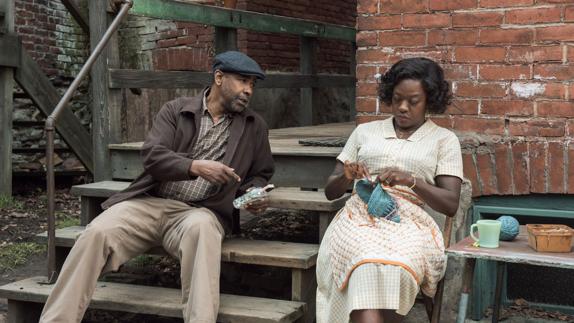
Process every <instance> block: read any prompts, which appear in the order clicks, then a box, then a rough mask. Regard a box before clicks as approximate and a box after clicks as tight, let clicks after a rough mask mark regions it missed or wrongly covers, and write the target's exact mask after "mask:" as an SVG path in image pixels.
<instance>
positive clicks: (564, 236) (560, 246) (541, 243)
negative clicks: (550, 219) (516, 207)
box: [526, 224, 574, 252]
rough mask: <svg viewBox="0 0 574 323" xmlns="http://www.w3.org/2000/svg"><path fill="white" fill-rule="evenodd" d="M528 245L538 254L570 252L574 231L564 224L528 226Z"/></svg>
mask: <svg viewBox="0 0 574 323" xmlns="http://www.w3.org/2000/svg"><path fill="white" fill-rule="evenodd" d="M526 228H527V230H528V244H529V245H530V247H532V248H533V249H534V250H536V251H538V252H570V249H571V248H572V236H573V235H574V230H572V229H571V228H570V227H569V226H567V225H563V224H527V225H526Z"/></svg>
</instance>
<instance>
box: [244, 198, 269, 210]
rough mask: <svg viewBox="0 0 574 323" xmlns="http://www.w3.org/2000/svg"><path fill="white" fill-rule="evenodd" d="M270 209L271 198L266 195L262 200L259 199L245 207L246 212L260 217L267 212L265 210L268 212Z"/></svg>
mask: <svg viewBox="0 0 574 323" xmlns="http://www.w3.org/2000/svg"><path fill="white" fill-rule="evenodd" d="M268 207H269V196H268V195H266V196H264V197H262V198H260V199H257V200H255V201H253V202H251V203H247V205H246V206H245V210H247V211H249V212H251V213H253V214H255V215H259V214H261V213H263V212H265V210H267V208H268Z"/></svg>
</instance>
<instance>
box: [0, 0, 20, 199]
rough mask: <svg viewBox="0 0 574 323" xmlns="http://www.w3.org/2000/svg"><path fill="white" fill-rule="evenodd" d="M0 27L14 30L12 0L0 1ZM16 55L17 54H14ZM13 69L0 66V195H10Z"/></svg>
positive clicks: (9, 30) (10, 30)
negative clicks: (1, 14)
mask: <svg viewBox="0 0 574 323" xmlns="http://www.w3.org/2000/svg"><path fill="white" fill-rule="evenodd" d="M0 11H1V12H3V13H4V15H3V18H0V29H2V30H4V31H6V32H8V33H11V32H14V0H4V1H2V2H0ZM16 55H17V54H16ZM13 91H14V70H13V69H12V68H8V67H6V68H2V67H0V195H8V196H11V195H12V111H13V102H12V100H13V97H12V96H13Z"/></svg>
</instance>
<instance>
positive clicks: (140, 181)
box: [40, 51, 274, 323]
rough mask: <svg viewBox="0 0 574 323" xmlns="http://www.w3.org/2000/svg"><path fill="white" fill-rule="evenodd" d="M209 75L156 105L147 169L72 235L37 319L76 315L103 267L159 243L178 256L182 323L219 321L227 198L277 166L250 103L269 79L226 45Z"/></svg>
mask: <svg viewBox="0 0 574 323" xmlns="http://www.w3.org/2000/svg"><path fill="white" fill-rule="evenodd" d="M213 78H214V80H213V84H212V85H211V86H210V87H208V88H207V89H205V90H204V91H203V93H201V95H198V96H196V97H193V98H179V99H176V100H174V101H171V102H168V103H166V104H165V105H164V106H163V107H162V109H161V110H160V111H159V113H158V114H157V116H156V118H155V120H154V124H153V127H152V129H151V131H150V133H149V135H148V137H147V139H146V141H145V143H144V145H143V148H142V158H143V164H144V172H143V173H142V174H141V175H140V176H139V177H138V178H136V179H135V181H134V182H133V183H132V184H131V185H130V186H129V187H128V188H127V189H125V190H124V191H122V192H120V193H118V194H116V195H114V196H112V197H111V198H109V199H108V200H107V201H106V202H104V204H102V206H103V207H104V208H107V209H106V211H104V212H103V213H102V214H101V215H100V216H98V217H97V218H96V219H94V220H93V221H92V222H91V223H90V224H89V225H88V226H87V228H86V230H85V231H84V233H83V234H82V235H81V236H80V237H79V239H78V240H77V241H76V243H75V245H74V247H73V248H72V250H71V252H70V255H69V256H68V258H67V259H66V262H65V263H64V266H63V268H62V272H61V273H60V276H59V278H58V280H57V282H56V284H55V286H54V289H53V291H52V293H51V295H50V297H49V298H48V301H47V302H46V305H45V307H44V310H43V313H42V316H41V318H40V322H66V323H67V322H80V321H81V319H82V317H83V315H84V312H85V310H86V308H87V306H88V304H89V301H90V298H91V296H92V294H93V291H94V288H95V285H96V282H97V279H98V276H99V275H100V272H102V271H103V272H106V271H112V270H117V269H118V268H119V266H120V265H121V264H123V263H124V262H126V261H128V260H129V259H131V258H133V257H135V256H137V255H138V254H141V253H143V252H145V251H147V250H148V249H150V248H151V247H153V246H157V245H161V246H163V248H164V249H165V250H166V251H167V252H168V253H169V254H170V255H172V256H173V257H176V258H178V259H179V261H180V263H181V285H182V301H183V304H184V309H183V317H184V319H185V322H194V323H195V322H201V323H203V322H206V323H207V322H209V323H213V322H215V320H216V318H217V312H218V307H219V272H220V256H221V242H222V240H223V238H224V236H225V233H226V232H229V231H231V229H232V228H233V227H237V225H238V224H237V223H236V221H235V220H234V219H235V218H236V217H234V216H233V206H232V201H233V199H234V198H235V197H236V196H238V195H240V194H243V193H244V192H246V191H247V190H248V189H249V188H250V187H260V186H264V185H265V184H266V183H267V182H268V180H269V178H271V176H272V175H273V170H274V169H273V159H272V156H271V149H270V147H269V140H268V130H267V125H266V124H265V122H264V121H263V119H262V118H261V117H260V116H258V115H257V114H256V113H254V112H253V111H252V110H250V109H248V108H247V106H248V104H249V100H250V98H251V95H252V93H253V86H254V85H255V81H256V79H264V78H265V75H264V73H263V71H262V70H261V68H260V67H259V65H258V64H257V63H256V62H255V61H254V60H253V59H251V58H250V57H248V56H246V55H244V54H242V53H240V52H233V51H232V52H225V53H222V54H220V55H217V56H216V57H215V59H214V65H213ZM267 205H268V201H267V200H264V201H260V202H256V203H252V204H251V205H250V206H248V207H247V210H248V211H250V212H252V213H256V214H257V213H260V212H263V211H264V210H265V209H266V208H267ZM158 301H161V300H158Z"/></svg>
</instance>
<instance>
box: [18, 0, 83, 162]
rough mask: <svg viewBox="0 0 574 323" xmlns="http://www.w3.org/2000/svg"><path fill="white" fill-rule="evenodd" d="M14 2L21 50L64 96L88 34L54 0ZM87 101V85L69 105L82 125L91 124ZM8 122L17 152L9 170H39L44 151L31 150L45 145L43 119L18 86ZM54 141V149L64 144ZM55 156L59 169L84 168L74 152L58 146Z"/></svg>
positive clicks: (58, 2) (80, 62)
mask: <svg viewBox="0 0 574 323" xmlns="http://www.w3.org/2000/svg"><path fill="white" fill-rule="evenodd" d="M82 3H84V2H82ZM14 5H15V6H14V7H15V31H16V33H17V34H18V36H20V38H21V39H22V44H23V47H24V49H25V50H26V51H27V53H28V54H29V55H30V56H31V57H32V58H33V59H34V61H35V62H36V63H37V64H38V65H39V66H40V67H41V69H42V70H43V71H44V73H45V75H47V76H48V78H49V79H50V80H51V81H52V84H53V85H54V86H55V87H56V88H57V89H58V91H59V93H60V94H63V92H64V91H65V90H66V88H67V87H68V86H69V85H70V83H71V81H72V80H73V78H74V77H75V75H76V74H77V73H78V72H79V70H80V69H81V67H82V65H83V63H84V62H85V61H86V59H87V55H88V49H89V40H88V36H87V35H86V34H85V33H84V32H83V30H82V29H81V28H80V27H79V26H78V25H77V24H76V22H75V21H74V20H73V18H72V17H71V15H70V14H69V13H68V11H67V9H66V8H65V7H64V5H63V4H62V3H61V1H59V0H15V4H14ZM88 103H89V97H88V88H87V84H84V85H83V86H81V87H80V89H79V90H78V91H77V92H76V95H75V96H74V98H73V100H72V102H71V103H70V105H71V108H72V110H73V111H74V112H75V113H76V115H77V116H78V117H80V119H81V120H82V122H83V123H84V124H85V125H86V127H89V124H90V122H91V114H90V112H89V108H88ZM13 120H14V126H13V147H14V148H15V149H16V151H17V153H14V154H13V158H12V162H13V169H14V171H17V172H18V171H23V172H27V171H37V170H41V169H42V165H43V163H44V161H43V157H44V153H43V152H39V153H38V152H34V151H32V150H30V148H32V149H34V148H36V149H37V148H44V147H45V136H44V131H43V121H44V120H45V117H44V116H43V115H42V113H41V112H40V110H39V109H38V108H37V107H36V106H35V105H34V103H33V102H32V100H31V99H30V98H29V97H28V96H27V95H26V94H25V93H23V91H22V90H20V89H19V88H16V89H15V98H14V113H13ZM55 143H56V147H57V148H66V144H65V143H64V142H63V141H61V140H60V139H59V138H58V137H56V142H55ZM25 149H28V150H25ZM57 154H58V155H59V157H58V158H57V161H58V168H59V169H66V170H78V169H83V168H82V167H81V164H79V162H78V161H77V159H76V158H75V156H74V155H73V153H71V152H69V151H66V150H59V151H58V152H57Z"/></svg>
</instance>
